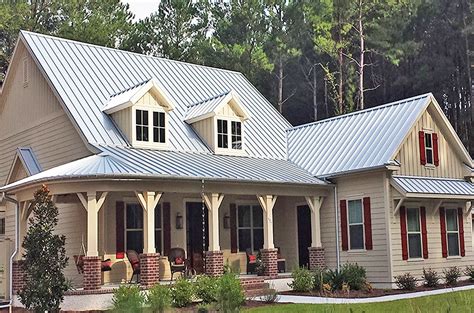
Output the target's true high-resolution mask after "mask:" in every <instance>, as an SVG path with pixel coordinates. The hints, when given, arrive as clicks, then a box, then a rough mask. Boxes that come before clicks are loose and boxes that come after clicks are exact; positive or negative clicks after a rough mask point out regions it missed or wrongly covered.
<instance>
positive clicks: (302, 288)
mask: <svg viewBox="0 0 474 313" xmlns="http://www.w3.org/2000/svg"><path fill="white" fill-rule="evenodd" d="M291 277H292V278H293V281H292V282H291V283H289V284H288V286H289V287H290V288H291V289H292V290H293V291H297V292H308V291H311V290H312V289H313V274H312V273H311V272H310V271H309V270H308V269H307V268H304V267H298V268H295V269H294V270H293V272H291Z"/></svg>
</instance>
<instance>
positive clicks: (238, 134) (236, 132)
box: [231, 121, 242, 150]
mask: <svg viewBox="0 0 474 313" xmlns="http://www.w3.org/2000/svg"><path fill="white" fill-rule="evenodd" d="M231 128H232V129H231V131H232V149H238V150H241V149H242V123H241V122H236V121H232V127H231Z"/></svg>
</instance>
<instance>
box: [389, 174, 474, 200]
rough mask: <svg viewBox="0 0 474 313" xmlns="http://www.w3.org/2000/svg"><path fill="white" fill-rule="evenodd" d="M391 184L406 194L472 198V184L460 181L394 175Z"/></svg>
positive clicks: (473, 186) (473, 188)
mask: <svg viewBox="0 0 474 313" xmlns="http://www.w3.org/2000/svg"><path fill="white" fill-rule="evenodd" d="M392 184H394V186H396V187H398V188H397V189H401V190H402V191H404V192H405V193H407V194H441V195H456V196H468V197H470V198H474V184H472V183H470V182H467V181H465V180H462V179H449V178H431V177H414V176H395V175H394V176H393V177H392Z"/></svg>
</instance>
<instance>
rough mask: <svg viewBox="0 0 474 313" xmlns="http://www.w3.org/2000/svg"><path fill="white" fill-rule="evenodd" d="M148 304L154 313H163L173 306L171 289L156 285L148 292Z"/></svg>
mask: <svg viewBox="0 0 474 313" xmlns="http://www.w3.org/2000/svg"><path fill="white" fill-rule="evenodd" d="M146 304H147V305H148V306H149V307H150V310H151V311H152V312H153V313H157V312H158V313H163V312H164V311H165V310H166V309H168V308H169V307H170V306H171V291H170V288H169V287H167V286H162V285H160V284H156V285H155V286H153V287H152V288H151V289H150V290H149V291H148V295H147V297H146Z"/></svg>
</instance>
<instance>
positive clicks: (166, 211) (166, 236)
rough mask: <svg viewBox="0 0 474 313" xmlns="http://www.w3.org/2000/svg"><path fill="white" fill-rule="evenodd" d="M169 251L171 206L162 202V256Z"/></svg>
mask: <svg viewBox="0 0 474 313" xmlns="http://www.w3.org/2000/svg"><path fill="white" fill-rule="evenodd" d="M170 249H171V204H170V203H169V202H163V254H164V255H166V256H167V255H168V253H169V251H170Z"/></svg>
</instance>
